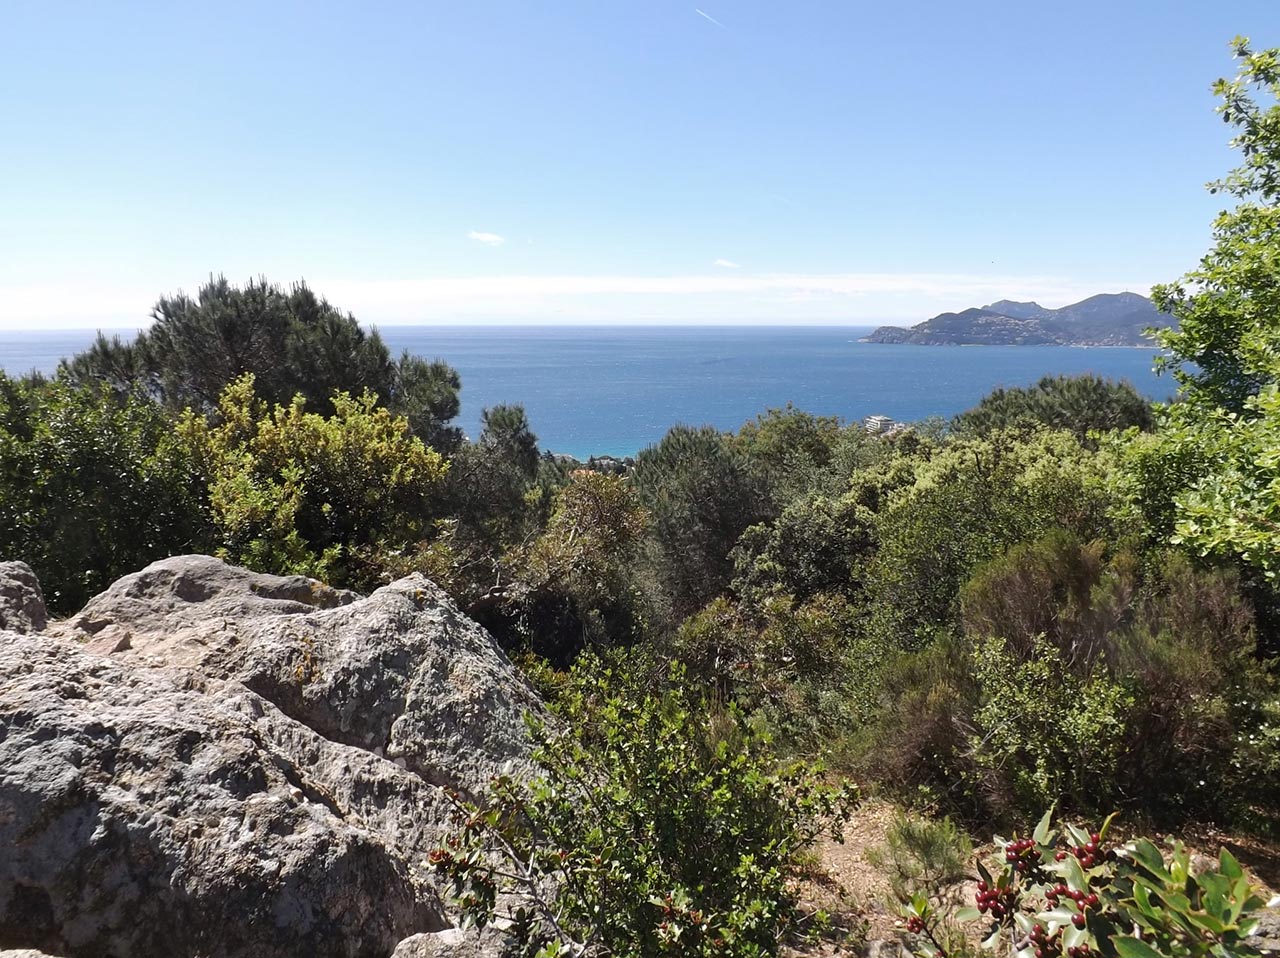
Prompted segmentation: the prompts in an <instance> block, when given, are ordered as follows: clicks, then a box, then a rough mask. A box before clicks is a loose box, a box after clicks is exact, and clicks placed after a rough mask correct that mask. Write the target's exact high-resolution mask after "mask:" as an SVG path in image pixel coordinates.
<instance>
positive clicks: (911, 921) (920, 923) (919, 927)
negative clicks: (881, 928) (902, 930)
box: [907, 915, 924, 935]
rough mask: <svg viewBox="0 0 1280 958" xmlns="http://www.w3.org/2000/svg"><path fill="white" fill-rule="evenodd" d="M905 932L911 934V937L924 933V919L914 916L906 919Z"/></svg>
mask: <svg viewBox="0 0 1280 958" xmlns="http://www.w3.org/2000/svg"><path fill="white" fill-rule="evenodd" d="M907 931H909V932H911V934H913V935H918V934H920V932H922V931H924V919H923V918H917V917H916V916H915V915H912V916H911V917H910V918H908V919H907Z"/></svg>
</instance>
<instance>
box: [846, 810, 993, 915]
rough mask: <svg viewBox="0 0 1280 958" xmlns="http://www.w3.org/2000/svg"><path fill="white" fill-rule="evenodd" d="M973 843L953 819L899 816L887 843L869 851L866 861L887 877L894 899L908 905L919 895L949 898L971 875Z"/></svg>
mask: <svg viewBox="0 0 1280 958" xmlns="http://www.w3.org/2000/svg"><path fill="white" fill-rule="evenodd" d="M972 854H973V842H971V841H969V836H968V835H966V834H965V833H964V831H963V830H962V829H961V828H959V827H958V826H957V825H956V823H955V822H953V821H952V820H951V819H950V818H941V819H933V818H918V817H915V816H912V815H907V814H904V813H902V812H898V813H897V815H895V816H894V820H893V824H892V825H890V826H889V829H888V831H886V832H885V843H884V845H882V846H880V847H878V848H872V849H868V851H867V860H868V861H869V862H871V864H872V865H874V866H875V867H876V868H878V869H880V870H881V871H882V872H884V873H886V874H887V875H888V878H889V888H890V890H891V891H892V892H893V896H894V898H896V899H897V900H898V901H899V902H902V903H906V902H909V901H911V900H912V899H914V898H915V896H916V895H918V894H924V895H925V897H926V898H928V899H929V900H930V901H934V902H937V901H941V900H943V899H944V898H946V897H948V895H949V893H950V892H951V891H952V890H953V889H954V886H955V885H956V884H957V883H958V882H961V881H963V880H964V879H965V878H966V877H967V876H968V873H969V858H970V856H971V855H972Z"/></svg>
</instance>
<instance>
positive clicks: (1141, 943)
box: [902, 814, 1265, 958]
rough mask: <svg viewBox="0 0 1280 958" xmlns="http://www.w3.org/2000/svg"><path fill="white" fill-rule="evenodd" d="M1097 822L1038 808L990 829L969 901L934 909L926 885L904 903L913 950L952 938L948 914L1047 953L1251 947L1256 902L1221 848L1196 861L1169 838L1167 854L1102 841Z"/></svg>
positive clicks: (1144, 843)
mask: <svg viewBox="0 0 1280 958" xmlns="http://www.w3.org/2000/svg"><path fill="white" fill-rule="evenodd" d="M1110 822H1111V819H1108V820H1107V822H1106V823H1105V824H1104V825H1103V826H1102V828H1101V829H1099V830H1098V831H1096V832H1088V831H1085V830H1083V829H1081V828H1077V827H1075V826H1074V825H1066V826H1064V827H1063V829H1062V831H1061V832H1059V831H1058V830H1057V829H1054V828H1052V827H1051V821H1050V816H1049V815H1048V814H1046V815H1045V816H1044V818H1043V819H1042V820H1041V821H1040V824H1039V825H1038V826H1037V827H1036V829H1035V832H1034V834H1033V835H1031V836H1029V837H1027V838H1021V839H1014V840H1012V841H1006V840H1004V839H1001V838H997V839H996V842H997V844H998V845H999V846H1000V847H1001V850H1002V852H1003V857H1004V864H1003V867H1001V868H1000V869H999V870H998V871H997V872H995V874H992V873H991V872H990V871H988V870H987V869H986V868H985V867H983V865H982V863H981V862H979V863H978V872H979V876H980V880H979V882H978V886H977V891H976V894H975V904H976V907H971V908H961V909H958V910H951V909H945V908H944V909H940V908H938V907H936V906H935V905H934V904H933V903H932V902H930V901H929V900H928V899H927V898H926V896H925V895H923V894H919V895H917V896H916V897H915V898H914V899H913V900H912V901H911V902H909V903H908V904H907V905H906V906H904V908H903V912H902V914H903V917H905V918H906V920H907V929H908V931H909V932H910V933H911V934H912V935H913V939H912V941H911V945H912V951H913V952H914V953H915V954H916V955H919V956H921V958H943V956H945V955H946V954H947V953H948V951H953V950H955V948H954V946H953V943H956V944H958V943H959V942H958V941H957V936H956V935H955V933H954V931H953V929H954V927H955V924H956V923H967V924H973V925H981V926H982V928H983V930H982V932H981V935H982V937H984V938H985V941H984V942H983V949H984V951H986V952H988V953H991V954H996V955H1018V956H1031V955H1034V956H1035V958H1051V956H1067V958H1090V956H1099V958H1104V956H1105V958H1209V956H1213V958H1232V956H1237V955H1239V956H1243V955H1253V954H1257V952H1256V950H1254V949H1253V948H1251V947H1250V946H1249V944H1248V942H1247V939H1248V937H1249V936H1250V935H1251V934H1252V933H1253V931H1254V930H1255V929H1256V928H1257V924H1258V920H1257V913H1258V911H1259V909H1261V908H1262V906H1263V905H1264V904H1265V901H1264V900H1263V899H1262V898H1261V897H1260V896H1259V895H1258V893H1257V891H1256V890H1255V889H1254V888H1252V887H1251V886H1250V884H1249V881H1248V879H1247V878H1246V877H1245V875H1244V872H1243V870H1242V869H1241V868H1240V864H1239V862H1237V861H1236V860H1235V858H1234V857H1233V856H1232V855H1231V853H1230V852H1228V851H1227V850H1226V849H1223V850H1222V852H1221V853H1220V855H1219V857H1218V862H1217V864H1216V865H1213V866H1210V867H1207V868H1202V869H1200V870H1196V869H1195V868H1193V866H1192V856H1191V854H1190V852H1189V851H1188V850H1187V849H1186V847H1184V846H1183V845H1182V844H1181V843H1178V842H1174V843H1173V844H1172V846H1171V848H1170V850H1169V853H1168V854H1167V855H1164V854H1161V852H1160V850H1159V849H1158V848H1157V847H1156V846H1155V845H1154V844H1152V843H1151V842H1150V841H1149V840H1147V839H1145V838H1139V839H1136V840H1134V841H1130V842H1127V843H1125V844H1123V845H1114V844H1112V843H1111V842H1109V841H1108V826H1109V825H1110Z"/></svg>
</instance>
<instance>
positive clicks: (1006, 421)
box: [952, 373, 1155, 439]
mask: <svg viewBox="0 0 1280 958" xmlns="http://www.w3.org/2000/svg"><path fill="white" fill-rule="evenodd" d="M1154 424H1155V415H1154V411H1153V409H1152V406H1151V403H1150V402H1149V401H1148V400H1147V399H1145V398H1144V397H1143V396H1142V395H1141V394H1140V393H1139V392H1138V391H1137V390H1136V389H1134V388H1133V386H1131V385H1130V384H1129V383H1127V382H1117V381H1115V380H1111V379H1104V378H1103V377H1101V376H1094V375H1090V374H1087V373H1086V374H1085V375H1081V376H1045V377H1044V378H1043V379H1041V380H1040V381H1039V382H1038V383H1036V384H1035V385H1034V386H1025V387H1023V386H1015V387H1012V388H1009V389H1004V388H1000V389H996V390H994V391H992V392H991V393H989V394H988V395H986V396H985V397H983V399H982V401H981V402H980V403H978V405H976V406H974V407H973V408H972V409H969V410H967V411H965V412H962V413H961V414H960V415H958V416H956V418H955V419H954V420H953V423H952V425H953V427H954V428H955V429H956V431H958V432H962V433H970V434H977V435H983V434H986V433H989V432H994V431H996V430H999V429H1007V428H1009V427H1012V426H1048V427H1049V428H1050V429H1068V430H1070V431H1071V432H1074V433H1075V434H1076V435H1077V436H1079V437H1080V438H1082V439H1083V438H1084V437H1085V436H1086V435H1088V433H1090V432H1093V431H1099V432H1105V431H1109V430H1112V429H1128V428H1129V427H1130V426H1137V427H1138V428H1139V429H1143V430H1146V429H1150V428H1151V427H1152V426H1153V425H1154Z"/></svg>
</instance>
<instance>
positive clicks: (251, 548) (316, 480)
mask: <svg viewBox="0 0 1280 958" xmlns="http://www.w3.org/2000/svg"><path fill="white" fill-rule="evenodd" d="M254 386H255V381H254V377H253V375H252V374H246V375H244V376H241V377H240V378H239V379H237V380H235V381H234V382H233V383H232V384H231V385H230V386H228V387H227V388H226V389H225V390H223V392H222V395H221V397H220V398H219V400H218V417H217V420H216V421H211V420H210V419H208V418H206V417H204V416H201V415H199V414H198V413H196V412H194V411H193V410H187V412H186V413H184V414H183V416H182V418H181V419H180V421H179V422H178V426H177V435H178V436H179V437H180V439H181V440H182V441H183V442H184V443H185V445H186V448H187V449H188V450H189V451H190V455H191V457H192V459H193V461H194V462H195V464H196V468H197V470H198V471H199V473H200V474H201V475H202V476H204V477H205V480H206V482H207V489H208V502H209V509H210V511H211V514H212V518H213V523H214V526H215V528H216V530H217V541H218V548H219V553H220V554H221V555H223V556H225V557H226V558H228V559H230V560H231V561H234V562H237V563H240V564H243V565H247V566H249V567H251V568H256V569H265V570H270V571H273V572H294V573H305V574H307V575H312V576H315V577H316V578H322V579H326V580H331V581H335V582H336V583H337V584H340V585H350V586H361V587H367V586H368V585H369V584H371V583H370V582H369V579H368V577H367V572H366V570H365V569H364V567H363V566H364V561H363V560H364V559H365V555H366V552H367V551H370V550H373V551H380V550H394V549H397V548H403V547H405V546H407V545H409V544H412V543H414V542H416V541H418V540H419V539H421V538H423V537H425V536H426V535H427V533H428V530H429V528H430V522H431V520H432V519H433V517H434V509H433V508H432V503H433V496H434V495H435V494H436V493H437V491H438V488H439V484H440V482H441V480H442V479H443V477H444V475H445V472H446V470H447V464H446V463H445V461H444V459H443V458H442V457H441V456H440V454H439V453H437V452H436V451H435V450H433V449H430V448H428V447H427V446H426V445H424V444H423V442H422V440H420V439H418V438H417V437H416V436H414V435H412V434H411V431H410V429H409V424H408V422H407V421H406V420H405V419H404V418H402V417H397V416H394V415H392V413H391V412H390V411H389V410H387V409H385V408H383V407H380V406H378V404H377V398H376V397H375V396H374V394H373V393H372V392H368V391H366V392H365V393H364V394H363V395H361V396H360V397H358V398H354V397H352V396H350V395H348V394H346V393H335V394H334V395H333V397H332V398H331V400H330V403H331V405H332V408H333V410H334V411H333V415H332V416H329V417H326V416H323V415H321V414H319V413H313V412H308V411H307V410H306V401H305V400H304V399H303V398H302V397H301V396H298V397H295V398H294V399H293V401H292V402H290V403H289V404H288V405H274V406H273V405H271V404H270V403H268V402H267V401H266V400H264V399H262V398H260V397H259V396H258V395H257V394H256V392H255V389H254Z"/></svg>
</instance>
